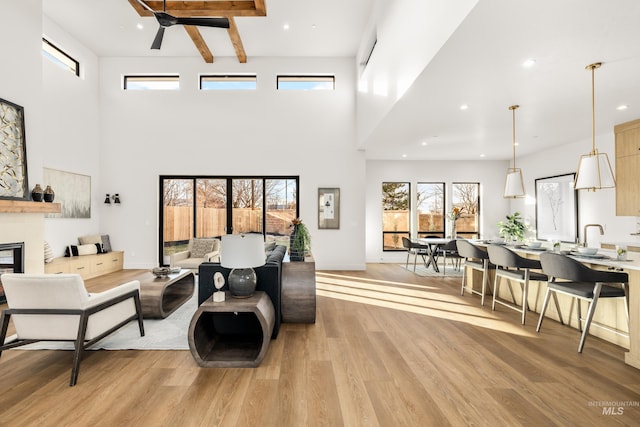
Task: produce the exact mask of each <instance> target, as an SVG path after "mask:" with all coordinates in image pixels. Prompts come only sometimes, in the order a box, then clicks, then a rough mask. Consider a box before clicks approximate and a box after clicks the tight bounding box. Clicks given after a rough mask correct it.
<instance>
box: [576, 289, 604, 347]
mask: <svg viewBox="0 0 640 427" xmlns="http://www.w3.org/2000/svg"><path fill="white" fill-rule="evenodd" d="M601 289H602V283H596V286H595V287H594V288H593V300H591V304H589V310H588V311H587V318H586V320H585V322H584V331H582V336H581V337H580V344H578V353H582V349H583V348H584V342H585V341H586V340H587V335H588V334H589V327H590V326H591V320H592V319H593V313H594V312H595V311H596V304H598V298H600V290H601Z"/></svg>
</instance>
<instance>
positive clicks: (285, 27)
mask: <svg viewBox="0 0 640 427" xmlns="http://www.w3.org/2000/svg"><path fill="white" fill-rule="evenodd" d="M289 28H291V27H290V26H289V24H284V25H283V26H282V29H283V30H285V31H286V30H288V29H289Z"/></svg>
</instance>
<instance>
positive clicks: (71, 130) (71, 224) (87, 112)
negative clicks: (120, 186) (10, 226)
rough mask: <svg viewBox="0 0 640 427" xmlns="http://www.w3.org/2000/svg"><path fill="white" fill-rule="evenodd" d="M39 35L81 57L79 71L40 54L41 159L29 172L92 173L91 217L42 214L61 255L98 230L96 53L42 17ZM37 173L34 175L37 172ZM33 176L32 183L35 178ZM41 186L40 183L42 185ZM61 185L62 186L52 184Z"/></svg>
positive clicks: (53, 245) (48, 234)
mask: <svg viewBox="0 0 640 427" xmlns="http://www.w3.org/2000/svg"><path fill="white" fill-rule="evenodd" d="M42 24H43V26H42V28H41V29H38V35H39V37H38V39H39V40H40V38H41V36H42V35H44V36H45V37H46V38H47V40H49V41H50V42H52V43H53V44H55V45H56V46H57V47H59V48H61V49H63V50H64V51H65V52H66V53H67V54H69V55H70V56H71V57H73V58H74V59H76V60H77V61H78V62H80V71H81V73H80V77H78V76H76V75H74V74H73V73H71V72H69V71H68V70H64V69H62V68H60V67H59V66H57V65H56V64H54V63H53V62H51V61H50V60H48V59H47V58H44V57H43V56H42V55H41V54H40V50H41V47H40V43H38V46H37V50H36V51H35V52H36V54H37V58H38V60H39V61H40V62H41V64H42V87H43V91H42V95H43V96H42V106H43V110H44V112H45V113H44V115H43V120H42V133H43V139H44V140H43V145H42V147H41V150H40V151H41V154H42V163H41V165H40V168H39V170H38V171H33V173H34V175H33V176H38V177H39V178H38V179H37V180H36V181H35V182H38V183H40V184H42V185H47V183H46V182H43V181H42V168H43V167H45V168H48V169H57V170H62V171H66V172H72V173H76V174H81V175H89V176H90V177H91V194H90V196H91V218H88V219H71V218H46V219H45V240H47V241H48V242H49V244H50V245H51V248H52V250H53V252H54V255H55V256H62V255H63V254H64V248H65V247H66V246H67V245H74V244H78V237H79V236H83V235H87V234H95V233H97V232H100V231H101V230H100V209H98V208H97V206H99V203H101V202H102V200H104V198H102V199H101V198H100V193H101V192H100V191H98V189H99V188H100V161H99V147H100V116H99V96H98V72H99V68H98V59H97V57H96V56H95V54H94V53H93V52H91V51H90V50H89V49H87V48H86V47H85V46H84V45H82V44H81V43H80V42H78V41H77V40H76V39H74V38H73V37H71V36H69V35H68V34H67V33H66V32H65V31H64V30H62V29H61V28H60V27H58V26H57V25H56V24H55V23H54V22H52V21H51V20H49V19H48V18H46V17H44V18H43V22H42ZM36 174H37V175H36ZM35 182H34V183H35ZM43 188H44V187H43ZM53 190H54V191H58V192H59V191H60V190H61V189H56V188H54V189H53Z"/></svg>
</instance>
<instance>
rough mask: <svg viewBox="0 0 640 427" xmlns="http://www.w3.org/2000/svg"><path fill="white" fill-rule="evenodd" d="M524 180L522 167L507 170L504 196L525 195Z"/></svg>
mask: <svg viewBox="0 0 640 427" xmlns="http://www.w3.org/2000/svg"><path fill="white" fill-rule="evenodd" d="M524 196H525V194H524V180H523V179H522V170H521V169H520V168H515V169H514V168H509V169H508V170H507V181H506V182H505V184H504V197H524Z"/></svg>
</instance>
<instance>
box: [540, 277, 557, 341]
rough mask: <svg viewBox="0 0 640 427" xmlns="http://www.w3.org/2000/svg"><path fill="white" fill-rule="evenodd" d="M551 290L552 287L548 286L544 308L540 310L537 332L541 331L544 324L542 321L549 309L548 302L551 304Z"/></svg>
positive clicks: (543, 302)
mask: <svg viewBox="0 0 640 427" xmlns="http://www.w3.org/2000/svg"><path fill="white" fill-rule="evenodd" d="M551 292H552V291H551V288H547V292H546V293H545V294H544V300H543V301H542V309H541V310H540V318H539V319H538V326H537V327H536V332H540V327H541V326H542V321H543V320H544V313H546V311H547V304H549V297H550V296H551ZM554 296H555V293H554Z"/></svg>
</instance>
